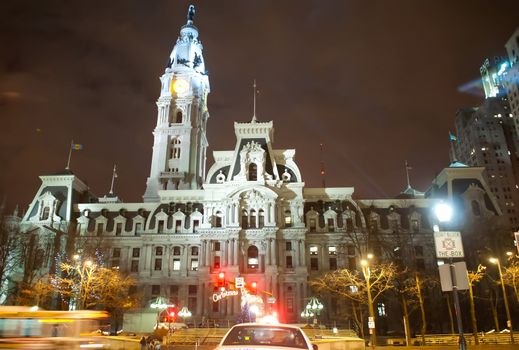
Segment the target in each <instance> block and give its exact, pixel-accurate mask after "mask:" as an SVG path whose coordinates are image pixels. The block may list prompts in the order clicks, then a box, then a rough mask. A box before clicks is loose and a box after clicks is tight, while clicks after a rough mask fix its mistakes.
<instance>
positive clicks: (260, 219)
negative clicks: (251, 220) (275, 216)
mask: <svg viewBox="0 0 519 350" xmlns="http://www.w3.org/2000/svg"><path fill="white" fill-rule="evenodd" d="M264 226H265V212H264V211H263V209H260V210H259V211H258V228H263V227H264Z"/></svg>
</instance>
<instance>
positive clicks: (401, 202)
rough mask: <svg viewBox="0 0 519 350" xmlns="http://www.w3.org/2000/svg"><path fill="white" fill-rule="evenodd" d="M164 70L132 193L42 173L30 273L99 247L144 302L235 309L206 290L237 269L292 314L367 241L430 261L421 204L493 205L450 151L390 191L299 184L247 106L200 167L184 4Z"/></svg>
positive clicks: (229, 312)
mask: <svg viewBox="0 0 519 350" xmlns="http://www.w3.org/2000/svg"><path fill="white" fill-rule="evenodd" d="M215 69H218V67H215ZM160 81H161V89H160V96H159V97H158V99H157V109H158V111H157V124H156V127H155V129H154V131H153V135H154V144H153V153H152V158H151V168H150V174H149V177H148V179H147V181H146V191H145V193H144V195H143V202H142V203H123V202H121V201H120V200H119V199H118V197H117V196H115V195H113V194H110V195H108V196H104V197H99V198H98V197H96V196H95V195H93V193H92V192H91V190H90V189H89V187H88V186H87V185H86V184H85V183H84V182H83V181H82V180H81V179H80V177H78V176H77V175H75V174H73V173H72V172H70V171H69V170H65V171H63V172H61V173H58V174H55V175H46V176H41V177H40V178H41V181H42V184H41V187H40V188H39V190H38V191H37V193H36V195H35V197H34V200H33V201H32V203H31V204H30V206H29V208H28V210H27V212H26V214H25V215H24V217H23V219H22V221H21V227H22V232H24V233H26V234H27V235H36V236H37V237H38V242H39V243H38V244H39V247H40V249H39V254H40V255H41V256H40V257H39V258H40V259H41V260H42V261H43V263H42V264H41V266H40V270H39V271H40V273H48V272H49V271H51V270H52V269H55V268H56V264H55V261H56V256H61V257H62V258H64V257H65V256H66V255H69V256H71V254H76V253H78V252H79V253H81V254H82V255H83V256H84V255H86V254H87V253H88V252H90V251H91V249H92V247H95V248H97V249H98V251H102V256H103V259H104V263H105V264H106V265H107V266H109V267H117V268H119V269H120V270H121V271H123V272H125V273H129V274H130V275H132V276H133V277H134V278H135V279H136V280H137V281H138V289H139V291H141V292H142V293H143V295H144V297H143V300H142V307H143V308H146V307H148V306H149V305H150V302H151V301H153V300H155V299H156V298H157V297H164V298H166V299H169V300H170V301H171V302H173V303H176V304H178V305H180V306H188V308H189V309H190V310H191V311H192V312H193V316H194V317H196V318H198V319H200V318H201V317H202V316H204V317H206V318H210V319H215V320H225V319H227V320H231V321H232V320H235V319H236V317H237V316H238V315H239V313H240V298H239V297H237V296H229V297H227V298H222V299H220V300H218V301H216V302H215V301H214V299H213V293H215V289H216V286H217V279H218V274H219V273H220V272H223V273H224V274H225V284H226V287H227V288H228V289H232V288H233V282H234V279H235V277H239V276H240V277H244V279H245V283H246V284H248V285H250V284H252V283H253V282H256V284H257V294H258V295H260V296H262V298H263V299H264V302H265V303H267V302H270V303H272V302H274V303H273V304H272V307H273V308H275V309H276V310H278V312H279V315H280V317H281V318H282V320H284V321H287V322H300V321H301V316H300V314H301V311H302V310H303V309H304V306H305V305H306V303H307V301H308V298H309V297H310V296H315V295H317V294H316V293H315V292H314V291H312V290H311V288H310V287H309V285H308V281H309V280H312V279H313V278H315V277H317V276H319V275H321V274H323V273H325V272H328V271H333V270H336V269H341V268H349V269H357V268H359V267H360V260H361V259H362V258H364V257H365V256H366V254H367V253H372V254H374V255H375V256H376V258H377V259H380V260H383V259H391V260H392V261H394V262H395V263H397V264H401V265H406V266H413V267H415V268H416V269H418V270H424V271H425V270H432V269H435V268H436V258H435V251H434V243H433V239H432V232H433V230H432V224H433V220H434V219H433V216H432V213H431V208H432V206H433V204H434V203H437V202H438V201H439V199H438V198H443V199H449V198H451V199H455V200H457V202H456V203H458V204H459V206H460V207H459V208H460V210H461V211H460V213H461V214H460V215H459V217H461V218H463V220H467V218H468V219H470V218H471V217H474V216H496V215H499V214H500V209H499V207H498V205H497V204H496V201H495V199H494V197H493V196H492V194H491V192H490V191H489V189H488V187H487V185H486V183H485V181H484V180H483V177H482V175H481V174H482V172H483V168H479V167H467V166H464V165H463V164H459V163H453V164H452V166H451V167H448V168H446V169H444V170H443V171H441V172H440V174H439V175H438V177H437V178H436V179H434V182H433V185H432V186H431V189H430V190H429V191H428V192H427V193H425V194H424V193H421V192H418V191H416V190H414V189H412V188H411V187H408V188H407V190H405V191H404V192H402V193H401V195H400V196H398V198H395V199H354V189H353V187H336V188H308V187H305V182H304V176H303V174H302V173H301V171H300V170H299V168H298V165H297V161H296V159H297V157H296V150H295V149H277V148H276V147H275V144H274V142H273V140H274V122H273V121H268V122H267V121H260V120H257V119H256V117H255V116H253V117H252V118H250V117H248V116H243V118H242V119H241V120H240V121H237V122H235V123H234V134H235V137H236V144H235V147H234V148H233V149H230V150H221V151H214V152H213V154H212V158H213V159H214V160H213V161H212V164H211V165H210V166H209V167H207V166H206V164H207V158H208V155H207V147H208V140H207V137H206V131H207V128H209V127H210V118H209V116H210V114H209V107H210V105H209V106H208V103H207V101H208V96H209V94H210V91H211V89H210V84H209V76H208V75H207V72H206V69H205V62H204V56H203V53H202V44H201V43H200V41H199V32H198V29H197V27H195V25H194V24H193V14H192V13H191V14H189V15H188V21H187V24H185V25H184V26H182V27H181V29H180V35H179V37H178V39H177V41H176V44H175V46H174V48H173V50H172V52H171V55H170V58H169V64H168V65H167V67H166V69H165V72H164V74H163V75H162V76H161V77H160ZM272 119H275V116H272ZM145 132H148V131H145ZM229 133H231V130H229ZM295 146H297V145H295ZM143 181H144V179H143ZM476 206H477V208H478V211H477V212H476V211H475V209H474V208H476ZM321 301H322V302H323V303H324V305H325V309H324V310H323V314H324V316H323V317H325V318H326V319H327V320H333V319H334V315H336V312H338V311H337V306H336V303H337V300H336V299H335V298H333V297H328V296H322V297H321ZM380 316H384V315H380Z"/></svg>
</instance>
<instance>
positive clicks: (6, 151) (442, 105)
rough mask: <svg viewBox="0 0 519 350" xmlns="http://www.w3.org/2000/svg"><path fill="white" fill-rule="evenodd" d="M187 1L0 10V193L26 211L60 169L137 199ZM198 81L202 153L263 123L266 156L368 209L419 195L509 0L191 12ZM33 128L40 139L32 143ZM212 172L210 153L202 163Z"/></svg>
mask: <svg viewBox="0 0 519 350" xmlns="http://www.w3.org/2000/svg"><path fill="white" fill-rule="evenodd" d="M187 5H188V2H187V1H175V2H169V1H152V2H145V1H121V0H115V1H109V2H107V1H100V0H95V1H89V2H72V1H62V0H49V1H45V2H41V1H39V2H34V1H28V0H9V1H4V2H3V3H2V11H1V12H0V45H1V47H2V53H1V54H0V118H1V121H2V127H1V128H0V162H1V163H0V164H1V170H0V193H5V194H7V196H8V200H9V202H10V203H11V204H14V203H20V204H22V205H24V206H25V205H26V204H27V203H28V202H29V201H30V200H31V198H32V196H33V194H34V192H35V191H36V190H37V188H38V186H39V179H38V175H41V174H48V173H53V172H55V171H58V170H60V169H62V168H63V167H64V166H65V164H66V158H67V153H68V148H67V147H68V144H69V143H70V140H72V139H74V140H75V141H76V142H81V143H83V144H84V145H85V149H84V150H83V151H81V152H75V153H74V155H73V159H72V168H73V170H74V172H75V173H76V174H78V175H79V176H80V177H81V178H82V179H84V180H85V181H88V183H89V185H90V186H91V188H92V189H93V191H94V192H95V193H97V194H98V195H103V194H104V193H106V192H107V191H108V189H109V185H110V176H111V169H112V166H113V163H117V165H118V173H119V178H118V182H117V184H116V190H117V192H118V193H119V194H120V196H121V197H123V199H125V200H126V201H139V200H140V199H141V198H140V197H141V195H142V193H143V192H144V188H145V181H146V177H147V175H148V172H149V167H150V162H151V152H152V142H153V140H152V130H153V128H154V126H155V123H156V106H155V99H156V98H157V97H158V94H159V88H160V85H159V80H158V78H159V76H160V75H161V74H162V73H163V70H164V66H165V62H166V60H167V58H168V56H169V53H170V51H171V49H172V48H173V46H174V43H175V41H176V38H177V35H178V31H179V28H180V26H181V25H183V24H184V23H185V16H186V9H187ZM195 5H196V7H197V16H196V18H195V23H196V25H197V26H198V28H199V29H200V38H201V40H202V42H203V43H204V49H205V51H204V55H205V61H206V64H207V67H208V69H209V72H210V83H211V89H212V92H211V94H210V96H209V110H210V113H211V118H210V119H209V124H208V138H209V142H210V147H211V150H219V149H230V148H232V147H233V146H234V131H233V123H234V121H246V120H250V118H251V117H252V86H251V84H252V80H253V79H257V81H258V85H259V89H260V91H261V93H260V96H259V100H258V117H259V119H260V120H273V121H274V125H275V129H276V134H275V147H277V148H295V149H296V150H297V153H296V161H297V162H298V163H299V165H300V167H301V170H302V173H303V176H304V181H305V182H306V183H307V185H308V186H319V185H320V183H321V180H320V178H319V170H320V152H319V144H320V143H321V142H323V143H325V145H326V148H325V154H324V160H325V166H326V183H327V185H329V186H355V188H356V192H357V193H358V194H359V195H362V196H368V197H386V196H394V195H395V194H397V193H398V192H399V191H401V190H402V189H403V188H404V186H405V173H404V166H403V164H404V160H406V159H407V160H408V161H409V162H410V163H411V164H412V165H413V170H412V174H411V176H412V182H413V184H414V185H415V186H416V187H417V188H419V189H422V190H425V189H426V187H427V186H428V185H429V184H430V181H431V179H432V177H433V176H434V175H435V174H436V173H437V172H438V171H439V170H440V169H441V168H442V167H443V166H445V165H446V164H447V162H448V140H447V135H448V134H447V133H448V130H449V129H451V130H452V129H453V118H454V115H455V112H456V109H457V108H459V107H463V106H471V105H477V104H478V103H479V102H480V101H481V97H480V96H476V95H474V94H473V92H474V90H473V89H472V88H471V90H470V91H471V94H468V93H460V92H458V90H457V89H458V88H459V87H460V86H462V85H464V84H466V83H468V82H471V81H473V80H474V79H476V78H477V77H478V72H479V66H480V64H481V63H482V61H483V60H484V59H485V58H486V57H491V56H494V55H503V54H504V48H503V45H504V42H505V41H506V40H507V39H508V37H509V36H510V35H511V33H512V32H513V30H514V29H515V28H516V27H517V26H518V25H519V22H518V21H517V16H515V14H516V13H518V10H519V3H517V1H500V2H499V3H496V4H494V5H492V6H488V2H487V1H480V0H478V1H456V2H452V1H446V0H443V1H420V2H416V1H411V0H409V1H407V0H406V1H403V0H402V1H391V2H363V1H331V0H329V1H312V0H304V1H295V0H291V1H283V2H279V1H238V0H236V1H230V0H225V1H198V2H195ZM36 129H40V130H41V131H36ZM208 162H209V163H211V162H212V159H211V157H209V160H208Z"/></svg>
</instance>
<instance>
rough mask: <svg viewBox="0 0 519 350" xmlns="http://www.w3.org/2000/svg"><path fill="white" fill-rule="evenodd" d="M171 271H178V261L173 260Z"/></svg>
mask: <svg viewBox="0 0 519 350" xmlns="http://www.w3.org/2000/svg"><path fill="white" fill-rule="evenodd" d="M173 271H180V259H173Z"/></svg>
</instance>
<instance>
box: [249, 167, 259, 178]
mask: <svg viewBox="0 0 519 350" xmlns="http://www.w3.org/2000/svg"><path fill="white" fill-rule="evenodd" d="M257 180H258V166H257V165H256V163H250V164H249V181H257Z"/></svg>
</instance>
